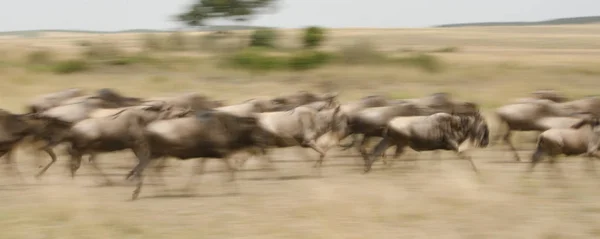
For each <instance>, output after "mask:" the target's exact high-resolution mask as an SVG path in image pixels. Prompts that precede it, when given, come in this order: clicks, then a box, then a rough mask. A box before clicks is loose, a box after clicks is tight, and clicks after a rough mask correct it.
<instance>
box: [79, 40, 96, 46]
mask: <svg viewBox="0 0 600 239" xmlns="http://www.w3.org/2000/svg"><path fill="white" fill-rule="evenodd" d="M75 44H76V45H77V46H81V47H88V46H91V45H92V42H91V41H86V40H81V41H78V42H76V43H75Z"/></svg>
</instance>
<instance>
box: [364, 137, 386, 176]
mask: <svg viewBox="0 0 600 239" xmlns="http://www.w3.org/2000/svg"><path fill="white" fill-rule="evenodd" d="M390 143H391V139H390V138H389V137H385V138H383V139H382V140H381V141H379V143H378V144H377V146H375V148H374V149H373V152H372V153H371V156H370V157H369V155H368V154H365V155H363V159H364V160H365V169H364V173H368V172H369V171H371V166H372V165H373V162H375V160H377V158H378V157H379V156H380V155H381V154H382V153H383V152H385V151H386V150H387V149H388V148H389V147H390V145H391V144H390Z"/></svg>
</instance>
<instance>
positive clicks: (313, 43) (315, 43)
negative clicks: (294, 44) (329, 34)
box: [302, 26, 325, 48]
mask: <svg viewBox="0 0 600 239" xmlns="http://www.w3.org/2000/svg"><path fill="white" fill-rule="evenodd" d="M324 40H325V30H323V28H320V27H315V26H312V27H308V28H306V29H305V30H304V36H303V38H302V42H303V43H304V47H306V48H315V47H319V46H321V44H322V43H323V41H324Z"/></svg>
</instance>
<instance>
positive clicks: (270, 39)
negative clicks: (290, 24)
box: [250, 28, 277, 48]
mask: <svg viewBox="0 0 600 239" xmlns="http://www.w3.org/2000/svg"><path fill="white" fill-rule="evenodd" d="M276 40H277V32H276V31H275V30H274V29H270V28H261V29H257V30H254V31H253V32H252V35H250V46H253V47H269V48H273V47H275V41H276Z"/></svg>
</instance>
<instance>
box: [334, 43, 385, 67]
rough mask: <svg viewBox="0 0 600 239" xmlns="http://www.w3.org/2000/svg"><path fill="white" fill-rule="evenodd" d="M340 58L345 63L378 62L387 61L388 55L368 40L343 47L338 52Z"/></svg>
mask: <svg viewBox="0 0 600 239" xmlns="http://www.w3.org/2000/svg"><path fill="white" fill-rule="evenodd" d="M337 55H338V57H339V60H340V62H341V63H344V64H376V63H381V62H385V61H386V60H387V58H386V56H385V55H384V54H382V53H381V52H379V51H378V50H377V47H376V46H375V45H374V44H373V43H372V42H370V41H368V40H362V41H359V42H356V43H355V44H352V45H348V46H344V47H342V48H341V49H340V50H339V51H338V53H337Z"/></svg>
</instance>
